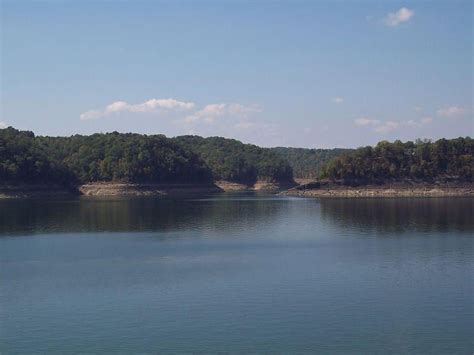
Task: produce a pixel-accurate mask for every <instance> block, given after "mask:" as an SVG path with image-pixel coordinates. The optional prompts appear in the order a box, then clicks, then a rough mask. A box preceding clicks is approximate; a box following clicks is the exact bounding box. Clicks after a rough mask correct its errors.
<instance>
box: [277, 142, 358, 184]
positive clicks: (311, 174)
mask: <svg viewBox="0 0 474 355" xmlns="http://www.w3.org/2000/svg"><path fill="white" fill-rule="evenodd" d="M270 150H271V151H273V152H275V153H277V154H278V155H280V156H281V157H282V158H283V159H285V160H286V161H287V162H288V163H289V164H290V166H291V168H292V169H293V175H294V177H295V178H307V179H312V178H318V177H319V175H320V170H321V167H322V166H323V165H324V164H325V163H326V162H328V161H329V160H331V159H333V158H335V157H338V156H340V155H342V154H344V153H348V152H350V151H352V150H353V149H341V148H334V149H307V148H286V147H276V148H270Z"/></svg>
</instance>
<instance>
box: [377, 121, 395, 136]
mask: <svg viewBox="0 0 474 355" xmlns="http://www.w3.org/2000/svg"><path fill="white" fill-rule="evenodd" d="M399 126H400V123H398V122H395V121H386V122H384V123H383V124H381V125H379V126H377V127H375V132H378V133H388V132H392V131H394V130H396V129H397V128H398V127H399Z"/></svg>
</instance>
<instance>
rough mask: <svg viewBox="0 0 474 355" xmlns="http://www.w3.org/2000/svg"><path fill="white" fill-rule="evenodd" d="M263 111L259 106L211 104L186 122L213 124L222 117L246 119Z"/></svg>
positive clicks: (189, 116)
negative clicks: (251, 114)
mask: <svg viewBox="0 0 474 355" xmlns="http://www.w3.org/2000/svg"><path fill="white" fill-rule="evenodd" d="M262 111H263V110H262V108H261V107H259V106H245V105H241V104H236V103H219V104H209V105H206V106H205V107H204V108H203V109H202V110H199V111H197V112H195V113H193V114H191V115H188V116H186V118H185V119H184V122H186V123H193V122H197V121H204V122H206V123H208V124H212V123H214V122H216V120H218V119H219V118H221V117H237V118H246V117H247V116H248V115H249V114H250V113H255V112H262Z"/></svg>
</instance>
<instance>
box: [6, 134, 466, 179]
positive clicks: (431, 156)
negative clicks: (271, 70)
mask: <svg viewBox="0 0 474 355" xmlns="http://www.w3.org/2000/svg"><path fill="white" fill-rule="evenodd" d="M473 157H474V142H473V140H472V139H471V138H457V139H451V140H446V139H440V140H438V141H436V142H430V141H416V142H406V143H402V142H400V141H395V142H394V143H389V142H386V141H382V142H380V143H378V144H377V146H375V147H363V148H359V149H356V150H344V149H333V150H322V149H301V148H280V147H279V148H260V147H257V146H255V145H251V144H243V143H241V142H239V141H237V140H233V139H225V138H220V137H211V138H202V137H198V136H181V137H176V138H172V139H170V138H166V137H165V136H163V135H150V136H148V135H140V134H131V133H128V134H121V133H117V132H114V133H107V134H93V135H91V136H81V135H75V136H72V137H35V135H34V134H33V133H32V132H28V131H18V130H16V129H14V128H11V127H10V128H6V129H0V182H8V183H12V182H18V183H21V182H23V183H61V184H64V185H72V184H77V183H85V182H95V181H123V182H137V183H165V182H177V183H209V182H211V181H213V180H228V181H234V182H241V183H247V184H251V183H254V182H256V181H257V180H263V181H279V182H284V181H292V179H293V172H295V176H296V177H306V178H312V177H315V176H316V175H317V174H318V171H319V172H320V177H322V178H329V179H333V180H347V181H358V182H362V183H370V182H384V181H389V180H390V181H393V180H398V181H401V180H407V179H410V180H419V181H435V180H457V181H469V182H472V180H473V176H474V158H473ZM330 158H333V159H332V160H329V159H330ZM323 163H324V165H323V166H321V165H322V164H323Z"/></svg>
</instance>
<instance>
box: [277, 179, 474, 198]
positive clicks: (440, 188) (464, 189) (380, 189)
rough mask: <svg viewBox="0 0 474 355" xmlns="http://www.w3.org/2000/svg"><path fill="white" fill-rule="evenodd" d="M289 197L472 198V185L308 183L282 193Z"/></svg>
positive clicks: (473, 187)
mask: <svg viewBox="0 0 474 355" xmlns="http://www.w3.org/2000/svg"><path fill="white" fill-rule="evenodd" d="M282 194H285V195H289V196H300V197H319V198H332V197H336V198H337V197H341V198H360V197H454V196H463V197H474V184H472V183H386V184H381V185H359V186H345V185H342V184H331V183H322V184H321V183H316V182H315V183H309V184H306V185H300V186H297V187H295V188H292V189H289V190H287V191H284V192H282Z"/></svg>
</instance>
